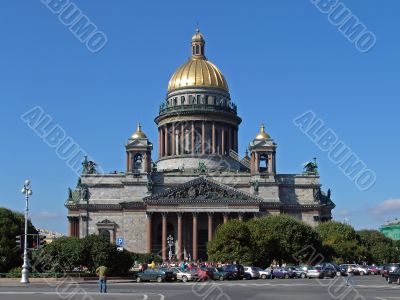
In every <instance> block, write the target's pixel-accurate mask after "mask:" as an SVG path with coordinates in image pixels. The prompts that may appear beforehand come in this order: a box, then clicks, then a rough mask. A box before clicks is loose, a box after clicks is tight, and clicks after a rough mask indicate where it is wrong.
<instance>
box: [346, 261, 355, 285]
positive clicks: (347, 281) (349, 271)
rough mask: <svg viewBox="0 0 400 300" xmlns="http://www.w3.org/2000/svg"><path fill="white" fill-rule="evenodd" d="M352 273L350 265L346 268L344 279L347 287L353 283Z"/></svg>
mask: <svg viewBox="0 0 400 300" xmlns="http://www.w3.org/2000/svg"><path fill="white" fill-rule="evenodd" d="M353 272H354V270H353V268H352V267H351V265H349V266H348V268H347V279H346V285H347V286H349V285H350V284H353V283H354V279H353Z"/></svg>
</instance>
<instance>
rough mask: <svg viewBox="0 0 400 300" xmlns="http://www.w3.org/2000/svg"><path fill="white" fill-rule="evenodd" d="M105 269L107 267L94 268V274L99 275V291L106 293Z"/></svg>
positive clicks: (106, 269)
mask: <svg viewBox="0 0 400 300" xmlns="http://www.w3.org/2000/svg"><path fill="white" fill-rule="evenodd" d="M107 271H108V268H107V267H105V266H100V267H98V268H97V269H96V275H97V276H99V288H100V293H107Z"/></svg>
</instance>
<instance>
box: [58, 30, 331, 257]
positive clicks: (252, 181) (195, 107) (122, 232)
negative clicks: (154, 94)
mask: <svg viewBox="0 0 400 300" xmlns="http://www.w3.org/2000/svg"><path fill="white" fill-rule="evenodd" d="M191 53H192V55H191V57H190V58H189V60H188V61H187V62H186V63H184V64H183V65H181V66H180V67H179V68H178V69H177V70H176V71H175V73H174V74H173V75H172V77H171V79H170V81H169V84H168V92H167V95H166V99H165V100H164V101H163V102H162V104H161V105H160V110H159V114H158V116H156V118H155V120H154V121H155V123H156V125H157V128H158V143H157V144H156V145H157V148H158V151H157V154H158V157H155V153H154V152H153V151H154V150H155V149H154V146H153V143H152V141H150V140H149V139H148V138H147V136H146V134H145V132H144V130H143V129H142V128H141V125H140V124H138V126H137V128H136V131H135V132H134V133H133V134H132V136H131V137H129V139H128V140H127V143H126V145H125V151H126V170H125V171H124V172H121V173H110V174H100V173H98V172H97V171H96V165H95V163H93V162H91V161H87V160H85V161H84V162H83V170H82V175H81V177H80V178H79V180H78V184H77V186H76V188H75V189H70V190H69V195H68V199H67V201H66V203H65V206H66V208H67V209H68V220H69V235H70V236H76V237H84V236H86V235H88V234H100V235H102V236H104V237H105V238H107V239H110V241H112V242H115V243H117V244H118V245H120V246H122V247H124V248H125V249H127V250H130V251H133V252H141V253H146V252H147V253H150V252H152V253H159V254H160V255H161V256H162V257H163V258H164V259H167V257H168V254H169V253H167V249H168V247H167V244H168V242H170V244H171V245H172V247H171V249H172V251H173V255H174V257H176V258H178V259H182V258H191V259H194V260H197V259H205V258H206V256H207V254H206V243H207V241H209V240H211V239H212V237H213V233H214V231H215V229H216V227H217V226H218V225H219V224H221V223H224V222H227V221H228V220H230V219H239V220H248V219H250V218H257V217H259V216H264V215H276V214H288V215H290V216H293V217H295V218H297V219H299V220H302V221H304V222H306V223H308V224H310V225H312V226H315V225H317V224H318V223H320V222H323V221H326V220H330V219H331V218H332V215H331V211H332V209H333V208H334V207H335V205H334V203H333V202H332V201H331V199H330V198H331V197H330V191H328V192H327V193H324V192H322V191H321V185H320V181H319V175H318V171H317V165H316V162H315V161H312V162H309V163H308V164H307V165H306V166H305V170H304V172H302V173H300V174H278V173H277V172H276V170H277V166H276V151H277V144H276V143H275V142H274V140H273V139H272V137H271V136H270V135H269V134H268V132H267V131H266V129H265V127H264V125H261V128H260V129H259V132H258V133H256V134H255V135H254V137H253V138H249V141H246V143H247V142H248V147H247V149H248V150H246V153H245V154H244V155H243V156H240V155H239V154H238V145H239V141H238V130H239V125H240V123H241V122H242V119H241V118H240V116H239V115H238V109H237V106H236V104H235V103H234V102H233V101H232V99H231V97H230V93H229V87H228V83H227V81H226V79H225V77H224V75H223V74H222V72H221V71H220V70H219V69H218V67H217V66H215V65H214V64H213V63H211V62H210V61H209V60H208V59H207V58H206V56H205V39H204V36H203V35H202V34H201V33H200V31H199V30H197V31H196V33H195V34H194V35H193V37H192V42H191ZM172 240H173V242H172Z"/></svg>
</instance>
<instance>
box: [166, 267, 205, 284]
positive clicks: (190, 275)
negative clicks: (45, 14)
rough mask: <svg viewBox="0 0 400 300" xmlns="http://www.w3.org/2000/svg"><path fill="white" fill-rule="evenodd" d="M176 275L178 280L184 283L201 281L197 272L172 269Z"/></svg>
mask: <svg viewBox="0 0 400 300" xmlns="http://www.w3.org/2000/svg"><path fill="white" fill-rule="evenodd" d="M172 270H173V271H174V273H175V274H176V279H177V280H178V281H182V282H188V281H195V280H197V279H199V276H198V275H197V273H195V272H190V271H188V270H185V271H182V270H181V269H180V268H173V269H172Z"/></svg>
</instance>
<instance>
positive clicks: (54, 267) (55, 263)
mask: <svg viewBox="0 0 400 300" xmlns="http://www.w3.org/2000/svg"><path fill="white" fill-rule="evenodd" d="M84 263H85V260H84V258H83V243H82V241H81V240H79V239H78V238H75V237H61V238H59V239H56V240H55V241H53V242H52V243H50V244H47V245H45V246H44V247H43V248H42V249H41V250H40V251H35V252H34V255H33V262H32V267H33V270H34V271H38V272H49V273H50V272H57V273H62V272H69V271H72V270H73V269H74V268H75V267H77V266H79V265H82V264H84Z"/></svg>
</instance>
